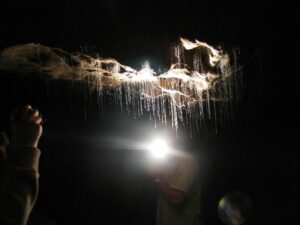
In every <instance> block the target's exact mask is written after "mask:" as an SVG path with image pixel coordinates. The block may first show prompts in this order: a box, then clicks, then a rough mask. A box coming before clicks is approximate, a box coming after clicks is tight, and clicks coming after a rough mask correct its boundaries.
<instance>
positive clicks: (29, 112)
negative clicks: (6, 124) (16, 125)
mask: <svg viewBox="0 0 300 225" xmlns="http://www.w3.org/2000/svg"><path fill="white" fill-rule="evenodd" d="M17 120H20V121H23V122H25V121H30V122H34V123H36V124H41V122H42V116H41V115H40V113H39V111H38V110H37V109H34V108H32V107H31V105H25V106H22V107H20V108H14V109H13V110H12V113H11V116H10V122H11V123H13V122H15V121H17Z"/></svg>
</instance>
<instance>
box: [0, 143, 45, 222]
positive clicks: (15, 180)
mask: <svg viewBox="0 0 300 225" xmlns="http://www.w3.org/2000/svg"><path fill="white" fill-rule="evenodd" d="M11 150H12V151H11V154H10V156H9V157H8V158H7V159H6V160H5V161H4V166H3V170H2V173H3V174H2V179H1V185H0V225H4V224H5V225H25V224H26V223H27V220H28V217H29V215H30V212H31V210H32V208H33V205H34V203H35V201H36V198H37V194H38V188H39V183H38V179H39V173H38V164H39V158H40V154H41V152H40V150H39V149H38V148H34V147H20V148H15V149H11Z"/></svg>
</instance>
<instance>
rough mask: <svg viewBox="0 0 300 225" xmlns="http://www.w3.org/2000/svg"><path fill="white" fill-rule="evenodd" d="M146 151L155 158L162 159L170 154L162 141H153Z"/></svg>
mask: <svg viewBox="0 0 300 225" xmlns="http://www.w3.org/2000/svg"><path fill="white" fill-rule="evenodd" d="M148 150H149V151H150V152H151V153H152V155H153V156H154V157H156V158H164V157H165V156H166V155H167V154H168V153H169V152H170V148H169V146H168V145H167V143H166V142H165V141H164V140H162V139H155V140H154V141H153V142H152V143H150V144H149V146H148Z"/></svg>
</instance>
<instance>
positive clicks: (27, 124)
mask: <svg viewBox="0 0 300 225" xmlns="http://www.w3.org/2000/svg"><path fill="white" fill-rule="evenodd" d="M10 121H11V134H12V135H11V142H12V145H13V146H14V147H37V145H38V142H39V139H40V137H41V135H42V130H43V128H42V117H41V115H40V113H39V111H38V110H37V109H33V108H32V107H31V106H30V105H26V106H23V107H20V108H15V109H14V110H13V112H12V114H11V117H10Z"/></svg>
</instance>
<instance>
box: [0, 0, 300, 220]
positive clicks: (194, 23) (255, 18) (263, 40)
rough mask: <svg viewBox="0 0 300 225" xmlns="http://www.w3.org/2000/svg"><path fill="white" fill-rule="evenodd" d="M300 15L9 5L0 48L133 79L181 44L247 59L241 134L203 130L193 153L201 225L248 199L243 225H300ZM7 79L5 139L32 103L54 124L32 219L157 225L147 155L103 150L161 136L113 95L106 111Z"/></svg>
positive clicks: (151, 4)
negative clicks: (94, 65)
mask: <svg viewBox="0 0 300 225" xmlns="http://www.w3.org/2000/svg"><path fill="white" fill-rule="evenodd" d="M296 15H297V9H296V7H295V5H293V4H290V3H289V2H288V1H283V2H279V3H261V2H255V1H240V2H239V3H237V4H233V3H230V2H225V1H223V2H222V3H216V2H213V1H211V2H208V1H206V2H204V1H203V2H202V1H183V2H175V1H158V0H149V1H141V0H140V1H138V0H133V1H126V0H124V1H121V0H120V1H116V0H105V1H100V0H98V1H97V0H86V1H80V2H79V1H78V2H75V1H56V0H53V1H37V2H33V1H8V2H1V3H0V26H1V27H0V48H1V49H3V48H5V47H8V46H11V45H15V44H22V43H29V42H35V43H41V44H43V45H48V46H51V47H60V48H63V49H65V50H69V51H83V52H87V53H90V52H91V53H95V52H98V53H99V54H100V55H101V56H103V57H113V58H115V59H118V60H119V61H120V62H121V63H123V64H125V65H129V66H132V67H136V68H138V67H139V66H140V65H141V64H142V63H143V61H144V60H145V59H148V60H150V63H151V64H152V65H153V66H154V67H156V68H157V67H159V66H162V67H167V66H168V65H169V53H170V46H171V45H172V44H174V42H175V41H177V40H178V38H179V37H186V38H189V39H191V40H193V39H194V38H197V39H199V40H200V41H205V42H208V43H209V44H212V45H219V44H221V45H223V46H224V47H225V48H228V49H230V48H239V49H240V53H241V54H240V58H239V61H240V64H241V65H243V73H244V75H243V81H244V89H243V93H242V98H241V100H240V101H239V102H238V103H237V105H236V108H235V111H236V112H237V117H236V126H235V128H234V129H231V130H229V131H228V130H226V131H222V130H221V131H220V132H219V133H217V134H216V133H215V132H214V131H213V129H203V130H201V132H199V133H198V134H196V135H194V137H193V138H192V139H190V145H189V146H188V147H189V148H191V149H194V150H196V152H197V153H198V155H199V157H200V158H201V168H202V170H203V172H202V173H203V175H202V183H203V208H204V209H203V210H204V215H205V221H206V224H221V222H220V221H219V219H218V217H217V211H216V208H217V203H218V201H219V199H220V198H221V197H222V196H223V195H224V194H226V193H228V192H230V191H234V190H240V191H243V192H245V193H246V194H247V195H248V196H249V197H250V198H251V200H252V202H253V208H254V210H253V214H252V216H251V218H250V220H249V221H248V222H247V224H256V225H257V224H297V222H298V220H296V206H297V201H298V200H299V192H298V189H297V181H298V179H299V169H300V168H299V165H300V163H299V159H298V158H297V157H296V156H297V152H298V149H299V148H298V146H297V145H295V144H297V142H296V140H298V138H297V134H298V132H297V129H298V127H299V124H298V122H299V109H298V108H299V106H298V102H299V100H298V98H299V95H298V93H297V91H298V89H297V83H296V79H295V78H296V76H295V75H297V72H298V71H299V69H298V68H297V63H296V60H294V58H293V57H294V56H296V53H297V52H296V50H295V48H296V46H297V42H296V41H295V34H296V29H297V28H298V27H297V26H296V17H297V16H296ZM0 75H1V77H0V85H1V90H0V91H1V93H0V102H1V129H7V122H6V120H5V118H8V115H9V112H10V110H11V109H12V108H13V107H14V106H17V105H22V104H25V103H30V104H32V105H33V106H34V107H37V108H39V109H40V111H41V112H42V113H43V115H44V117H45V118H46V122H45V124H44V134H43V138H42V140H41V144H40V148H41V149H42V151H43V154H42V158H41V165H40V173H41V178H40V194H39V199H38V202H37V204H36V206H35V211H34V215H44V216H46V217H48V218H49V220H52V221H55V222H56V223H57V224H149V225H150V224H153V222H154V218H155V198H156V191H155V188H154V187H153V185H152V183H151V182H150V180H149V178H148V177H147V175H146V173H145V171H144V170H143V169H142V167H141V166H140V159H142V156H141V155H140V153H137V152H133V151H130V150H127V149H124V148H122V147H120V146H117V147H114V146H113V145H111V146H107V145H105V144H104V141H103V137H114V138H117V137H123V138H125V139H129V140H134V139H137V138H139V137H141V136H143V133H141V129H142V128H143V127H145V126H146V127H153V126H154V125H153V124H154V122H153V121H149V115H147V114H146V115H145V116H144V117H142V118H136V119H135V118H133V116H132V115H129V116H128V115H127V114H126V113H124V114H121V113H120V110H119V108H118V106H116V105H115V104H114V103H113V101H112V98H111V96H109V95H106V96H105V98H104V100H103V101H101V104H99V101H98V100H99V99H98V98H97V97H96V95H95V93H89V92H88V91H87V89H86V87H85V85H84V84H80V83H76V84H74V83H72V84H70V82H66V81H45V80H41V79H37V78H34V77H30V76H20V75H16V74H10V73H5V72H0ZM74 87H75V88H74ZM99 105H100V106H99ZM101 105H102V106H101ZM143 132H146V131H143ZM112 149H113V150H112Z"/></svg>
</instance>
